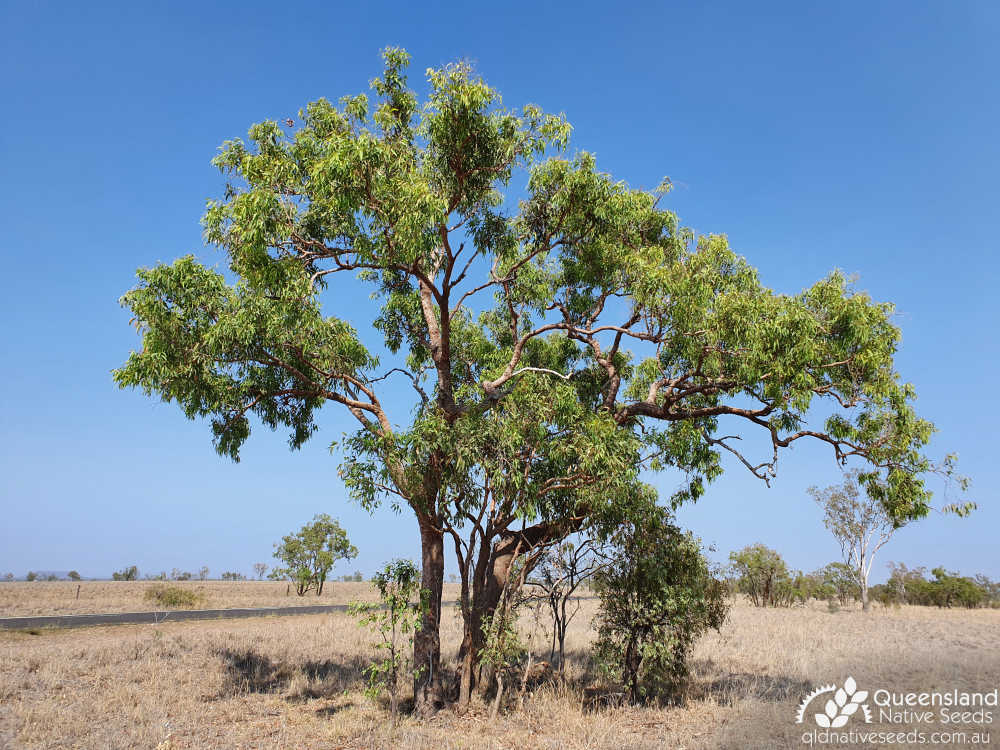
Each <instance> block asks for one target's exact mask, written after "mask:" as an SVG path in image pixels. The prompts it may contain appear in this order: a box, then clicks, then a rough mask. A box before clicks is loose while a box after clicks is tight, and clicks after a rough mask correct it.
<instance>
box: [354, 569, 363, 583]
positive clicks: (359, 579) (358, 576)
mask: <svg viewBox="0 0 1000 750" xmlns="http://www.w3.org/2000/svg"><path fill="white" fill-rule="evenodd" d="M351 580H352V581H354V582H355V583H360V582H362V581H364V580H365V577H364V576H363V575H361V571H360V570H355V571H354V575H353V576H351Z"/></svg>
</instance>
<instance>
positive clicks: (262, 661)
mask: <svg viewBox="0 0 1000 750" xmlns="http://www.w3.org/2000/svg"><path fill="white" fill-rule="evenodd" d="M216 654H217V655H218V656H220V657H221V658H222V663H223V668H224V669H225V677H224V679H223V684H222V690H221V694H220V697H229V696H233V695H242V694H245V693H278V692H281V691H282V690H284V688H285V686H286V685H287V684H288V682H289V681H290V680H291V678H292V675H293V670H292V669H291V668H289V667H288V666H287V665H283V664H275V663H274V662H272V661H271V659H269V658H268V657H267V656H264V655H263V654H259V653H257V652H256V651H255V650H253V649H252V648H246V649H231V648H222V649H219V650H218V651H217V652H216Z"/></svg>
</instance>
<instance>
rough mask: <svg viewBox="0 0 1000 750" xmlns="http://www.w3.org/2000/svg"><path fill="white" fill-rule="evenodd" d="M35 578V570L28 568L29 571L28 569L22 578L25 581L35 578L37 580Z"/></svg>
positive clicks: (36, 577)
mask: <svg viewBox="0 0 1000 750" xmlns="http://www.w3.org/2000/svg"><path fill="white" fill-rule="evenodd" d="M37 579H38V573H36V572H35V571H33V570H29V571H28V575H26V576H25V577H24V580H26V581H35V580H37Z"/></svg>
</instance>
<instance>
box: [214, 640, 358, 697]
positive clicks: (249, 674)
mask: <svg viewBox="0 0 1000 750" xmlns="http://www.w3.org/2000/svg"><path fill="white" fill-rule="evenodd" d="M216 654H217V655H218V656H219V657H221V659H222V663H223V669H224V670H225V673H224V677H223V684H222V689H221V691H220V693H219V696H218V697H219V698H229V697H232V696H236V695H246V694H248V693H258V694H277V693H284V692H286V691H288V694H287V695H286V696H285V699H286V700H288V701H290V702H299V701H305V700H310V699H315V698H330V697H332V696H334V695H340V694H341V693H343V692H344V691H345V690H352V689H355V688H359V687H361V686H362V685H363V684H364V670H365V668H366V667H367V666H368V665H369V664H370V661H368V660H366V659H363V658H361V657H358V656H354V657H351V658H350V659H348V660H346V661H335V660H333V659H327V660H324V661H306V662H302V663H298V664H295V663H282V662H275V661H273V660H271V659H270V658H269V657H268V656H266V655H264V654H261V653H259V652H257V651H256V650H254V649H253V648H244V649H232V648H222V649H218V650H217V651H216Z"/></svg>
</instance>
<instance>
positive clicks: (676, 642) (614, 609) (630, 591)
mask: <svg viewBox="0 0 1000 750" xmlns="http://www.w3.org/2000/svg"><path fill="white" fill-rule="evenodd" d="M614 542H615V548H614V550H613V552H612V554H610V555H609V557H608V564H607V565H606V567H604V568H603V569H602V570H601V572H600V573H598V575H597V580H596V582H597V584H598V586H597V590H598V591H599V592H600V599H601V608H600V611H599V613H598V615H597V619H596V623H597V626H598V638H597V641H596V643H595V645H594V650H595V656H596V659H597V662H598V664H599V665H600V666H601V668H602V670H603V671H604V673H605V675H607V676H608V677H610V678H611V679H612V680H614V681H615V682H617V683H619V684H620V685H622V686H623V687H624V689H625V691H626V694H627V696H628V699H629V700H630V701H631V702H633V703H634V702H649V701H657V702H659V701H663V700H666V699H672V698H675V697H676V696H677V695H678V694H679V693H680V691H681V689H682V687H683V685H684V683H685V681H686V678H687V674H688V665H687V659H688V655H689V653H690V651H691V648H692V647H693V645H694V642H695V640H696V639H697V638H698V636H700V635H701V634H702V633H703V632H704V631H705V630H707V629H708V628H716V629H718V628H719V627H721V626H722V623H723V622H724V621H725V618H726V613H727V609H728V607H727V604H726V597H725V586H724V585H723V584H722V582H721V581H719V580H717V579H716V578H715V577H714V576H713V575H712V573H711V571H710V569H709V565H708V561H707V560H706V559H705V557H704V556H703V555H702V552H701V547H700V544H699V541H698V540H697V539H696V538H694V537H693V536H692V535H691V534H689V533H687V534H686V533H683V532H682V531H681V530H680V529H679V528H677V527H676V526H675V525H673V524H672V523H671V522H670V521H669V518H668V516H667V514H666V512H665V511H663V509H662V508H659V507H657V506H653V508H652V509H651V510H650V512H649V513H648V514H646V516H645V517H644V518H642V519H641V520H639V521H635V520H631V521H628V522H626V523H624V524H622V526H621V527H620V528H619V529H618V531H617V532H616V533H615V536H614Z"/></svg>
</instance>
